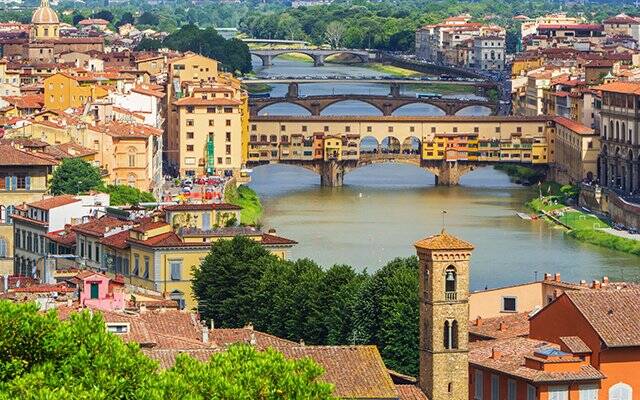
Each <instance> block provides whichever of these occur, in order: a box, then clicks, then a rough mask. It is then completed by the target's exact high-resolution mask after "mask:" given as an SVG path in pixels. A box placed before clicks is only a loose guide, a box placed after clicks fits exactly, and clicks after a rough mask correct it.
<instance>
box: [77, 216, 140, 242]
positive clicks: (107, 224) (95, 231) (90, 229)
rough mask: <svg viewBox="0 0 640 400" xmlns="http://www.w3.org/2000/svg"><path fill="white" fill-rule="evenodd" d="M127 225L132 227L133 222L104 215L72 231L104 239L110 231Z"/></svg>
mask: <svg viewBox="0 0 640 400" xmlns="http://www.w3.org/2000/svg"><path fill="white" fill-rule="evenodd" d="M127 225H132V222H131V221H126V220H122V219H118V218H114V217H111V216H108V215H104V216H102V217H100V218H93V219H91V220H90V221H88V222H86V223H84V224H78V225H74V226H73V227H71V229H73V230H74V231H76V232H78V233H82V234H85V235H91V236H98V237H103V236H104V235H105V234H106V233H107V232H109V231H110V230H112V229H115V228H120V227H124V226H127Z"/></svg>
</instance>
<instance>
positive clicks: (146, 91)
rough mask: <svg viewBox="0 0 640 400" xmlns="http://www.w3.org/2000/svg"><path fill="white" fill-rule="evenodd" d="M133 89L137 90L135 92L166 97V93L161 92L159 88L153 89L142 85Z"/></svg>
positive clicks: (133, 90)
mask: <svg viewBox="0 0 640 400" xmlns="http://www.w3.org/2000/svg"><path fill="white" fill-rule="evenodd" d="M131 91H132V92H135V93H140V94H144V95H147V96H153V97H157V98H160V99H161V98H163V97H164V93H162V92H159V91H157V90H152V89H149V88H145V87H142V86H136V87H134V88H133V89H131Z"/></svg>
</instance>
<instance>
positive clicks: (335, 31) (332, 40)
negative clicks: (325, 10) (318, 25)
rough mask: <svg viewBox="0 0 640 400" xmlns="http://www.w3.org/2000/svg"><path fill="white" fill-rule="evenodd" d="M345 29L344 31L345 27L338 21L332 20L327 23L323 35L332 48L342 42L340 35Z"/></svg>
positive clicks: (337, 46)
mask: <svg viewBox="0 0 640 400" xmlns="http://www.w3.org/2000/svg"><path fill="white" fill-rule="evenodd" d="M345 31H346V28H345V27H344V25H343V24H342V23H340V22H337V21H332V22H330V23H329V25H327V29H326V31H325V37H326V39H327V41H328V42H329V45H330V46H331V48H333V49H338V48H340V45H341V44H342V37H343V36H344V33H345Z"/></svg>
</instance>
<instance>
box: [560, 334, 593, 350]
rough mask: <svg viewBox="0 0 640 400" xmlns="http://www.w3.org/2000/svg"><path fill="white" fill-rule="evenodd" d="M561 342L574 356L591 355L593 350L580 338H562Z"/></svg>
mask: <svg viewBox="0 0 640 400" xmlns="http://www.w3.org/2000/svg"><path fill="white" fill-rule="evenodd" d="M560 341H561V342H562V344H564V345H565V346H567V349H568V350H569V351H570V352H571V353H573V354H585V353H591V349H590V348H589V346H587V344H586V343H585V342H584V341H583V340H582V339H580V338H579V337H578V336H561V337H560Z"/></svg>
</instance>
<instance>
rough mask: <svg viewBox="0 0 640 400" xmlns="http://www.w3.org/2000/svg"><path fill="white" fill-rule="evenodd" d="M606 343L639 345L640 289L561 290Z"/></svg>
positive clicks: (614, 345)
mask: <svg viewBox="0 0 640 400" xmlns="http://www.w3.org/2000/svg"><path fill="white" fill-rule="evenodd" d="M564 296H567V297H568V298H569V300H570V301H571V303H573V305H574V306H575V307H576V309H577V310H578V311H579V312H580V313H581V314H582V315H583V316H584V318H585V319H586V320H587V321H588V322H589V324H591V326H592V327H593V329H594V330H595V331H596V333H597V334H598V336H600V339H602V341H603V342H604V343H605V344H606V345H607V347H629V346H640V301H638V299H639V298H640V289H621V290H580V291H570V292H564Z"/></svg>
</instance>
